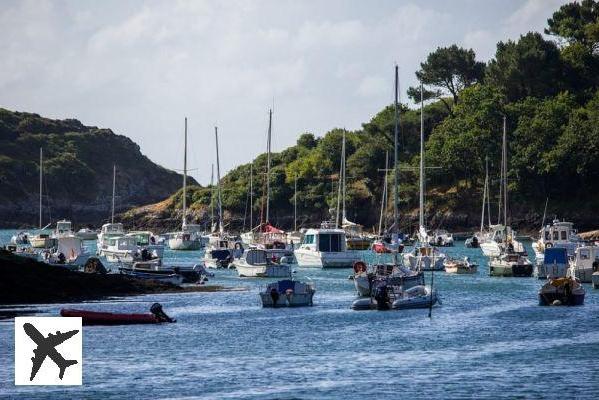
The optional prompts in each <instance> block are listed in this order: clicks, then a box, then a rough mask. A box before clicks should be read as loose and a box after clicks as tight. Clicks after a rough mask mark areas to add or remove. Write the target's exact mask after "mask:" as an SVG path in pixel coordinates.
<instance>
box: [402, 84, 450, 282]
mask: <svg viewBox="0 0 599 400" xmlns="http://www.w3.org/2000/svg"><path fill="white" fill-rule="evenodd" d="M423 90H424V89H423V86H422V84H421V85H420V211H419V215H418V217H419V221H418V222H419V227H418V242H419V243H418V245H416V246H415V247H414V250H413V251H411V252H410V253H407V254H404V261H405V263H406V264H408V266H409V267H410V268H411V269H413V270H417V271H431V270H434V271H444V270H445V267H444V266H443V262H444V261H445V254H443V253H441V252H440V251H439V250H438V249H437V248H436V247H434V246H432V245H431V244H430V241H431V240H430V238H429V235H428V233H427V231H426V225H425V222H424V180H425V168H424V96H423Z"/></svg>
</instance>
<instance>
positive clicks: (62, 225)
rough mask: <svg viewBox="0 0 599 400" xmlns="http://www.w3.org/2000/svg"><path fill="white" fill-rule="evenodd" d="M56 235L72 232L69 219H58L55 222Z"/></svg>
mask: <svg viewBox="0 0 599 400" xmlns="http://www.w3.org/2000/svg"><path fill="white" fill-rule="evenodd" d="M55 233H56V234H57V235H68V234H70V233H73V230H72V226H71V221H67V220H66V219H63V220H60V221H58V222H57V223H56V231H55Z"/></svg>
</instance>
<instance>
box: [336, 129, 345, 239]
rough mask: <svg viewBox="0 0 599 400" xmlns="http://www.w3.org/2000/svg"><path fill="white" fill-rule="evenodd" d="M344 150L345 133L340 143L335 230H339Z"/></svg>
mask: <svg viewBox="0 0 599 400" xmlns="http://www.w3.org/2000/svg"><path fill="white" fill-rule="evenodd" d="M344 149H345V133H344V135H343V139H342V141H341V162H340V163H339V184H338V185H337V209H336V215H335V228H339V210H340V209H341V196H342V195H343V192H342V189H341V186H342V185H343V150H344Z"/></svg>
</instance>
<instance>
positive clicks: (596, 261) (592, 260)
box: [574, 246, 599, 271]
mask: <svg viewBox="0 0 599 400" xmlns="http://www.w3.org/2000/svg"><path fill="white" fill-rule="evenodd" d="M575 254H576V256H575V259H574V263H575V267H576V268H580V269H592V270H593V271H595V270H599V246H581V247H579V248H577V249H576V251H575Z"/></svg>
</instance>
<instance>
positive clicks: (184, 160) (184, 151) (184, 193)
mask: <svg viewBox="0 0 599 400" xmlns="http://www.w3.org/2000/svg"><path fill="white" fill-rule="evenodd" d="M186 212H187V117H185V144H184V147H183V222H182V224H181V227H182V228H183V229H185V225H187V222H186V218H185V213H186Z"/></svg>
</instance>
